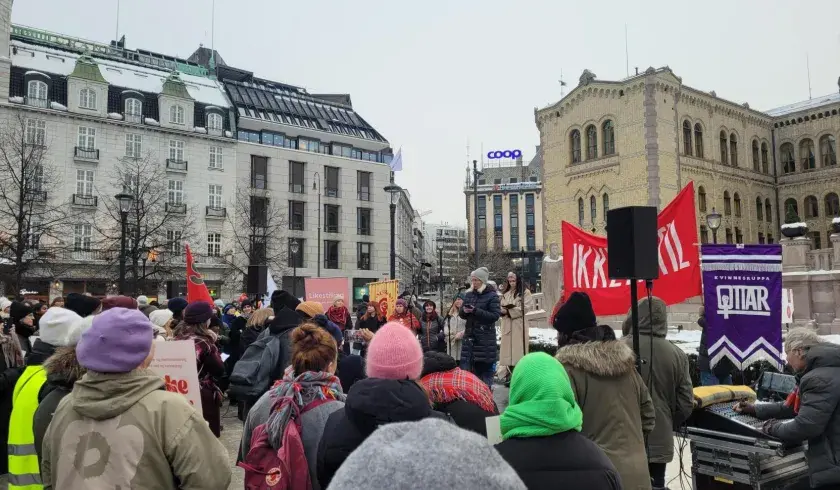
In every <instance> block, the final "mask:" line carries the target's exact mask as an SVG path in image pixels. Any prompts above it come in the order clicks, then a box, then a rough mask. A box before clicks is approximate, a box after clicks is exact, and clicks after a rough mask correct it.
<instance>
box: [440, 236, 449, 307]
mask: <svg viewBox="0 0 840 490" xmlns="http://www.w3.org/2000/svg"><path fill="white" fill-rule="evenodd" d="M437 252H438V289H439V290H440V312H441V313H443V244H442V243H438V244H437ZM447 313H448V312H447Z"/></svg>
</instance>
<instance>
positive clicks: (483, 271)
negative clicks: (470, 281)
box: [470, 267, 490, 284]
mask: <svg viewBox="0 0 840 490" xmlns="http://www.w3.org/2000/svg"><path fill="white" fill-rule="evenodd" d="M470 277H471V278H472V277H474V278H476V279H478V280H479V281H481V283H482V284H487V281H489V280H490V271H488V270H487V267H479V268H478V269H476V270H474V271H472V272H471V273H470Z"/></svg>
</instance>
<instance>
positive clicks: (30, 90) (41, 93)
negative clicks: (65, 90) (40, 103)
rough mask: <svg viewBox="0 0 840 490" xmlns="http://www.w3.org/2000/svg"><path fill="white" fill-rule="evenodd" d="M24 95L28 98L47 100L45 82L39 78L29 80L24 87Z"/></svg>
mask: <svg viewBox="0 0 840 490" xmlns="http://www.w3.org/2000/svg"><path fill="white" fill-rule="evenodd" d="M26 96H27V97H29V98H30V99H40V100H47V84H46V83H44V82H42V81H41V80H31V81H30V82H29V86H28V87H26Z"/></svg>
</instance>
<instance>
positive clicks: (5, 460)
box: [0, 355, 23, 475]
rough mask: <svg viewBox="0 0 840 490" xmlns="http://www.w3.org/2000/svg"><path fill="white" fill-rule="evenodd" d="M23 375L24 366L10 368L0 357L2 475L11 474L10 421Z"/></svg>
mask: <svg viewBox="0 0 840 490" xmlns="http://www.w3.org/2000/svg"><path fill="white" fill-rule="evenodd" d="M21 373H23V366H20V367H11V368H10V367H8V366H6V360H5V359H4V358H3V356H2V355H0V475H5V474H6V473H8V472H9V452H8V451H9V447H8V445H7V443H8V440H9V419H10V418H11V416H12V394H13V393H14V391H15V384H17V380H18V378H19V377H20V375H21Z"/></svg>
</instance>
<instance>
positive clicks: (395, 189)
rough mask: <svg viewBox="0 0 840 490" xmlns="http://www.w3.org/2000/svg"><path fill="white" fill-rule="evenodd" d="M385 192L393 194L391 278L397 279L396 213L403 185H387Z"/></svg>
mask: <svg viewBox="0 0 840 490" xmlns="http://www.w3.org/2000/svg"><path fill="white" fill-rule="evenodd" d="M385 192H387V193H389V194H391V280H392V281H393V280H394V279H396V275H397V252H396V246H397V245H396V243H395V240H396V229H397V228H396V226H397V223H396V214H397V203H398V202H399V201H400V193H401V192H402V187H400V186H398V185H397V184H394V183H393V182H392V183H390V184H388V185H386V186H385Z"/></svg>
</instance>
